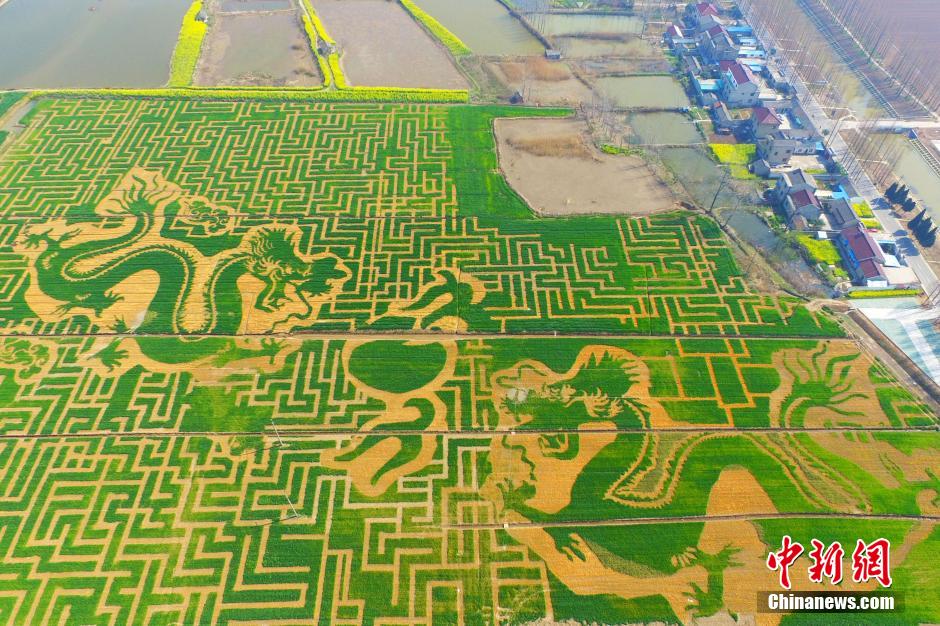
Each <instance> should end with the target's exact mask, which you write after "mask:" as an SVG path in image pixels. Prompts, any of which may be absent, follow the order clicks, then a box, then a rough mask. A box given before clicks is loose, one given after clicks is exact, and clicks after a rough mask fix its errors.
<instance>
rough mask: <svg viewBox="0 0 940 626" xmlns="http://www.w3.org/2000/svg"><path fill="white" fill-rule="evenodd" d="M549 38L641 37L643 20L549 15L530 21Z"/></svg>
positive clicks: (619, 17) (618, 16) (610, 16)
mask: <svg viewBox="0 0 940 626" xmlns="http://www.w3.org/2000/svg"><path fill="white" fill-rule="evenodd" d="M529 21H530V22H532V23H533V24H534V25H535V27H536V28H538V29H539V31H541V32H542V34H544V35H546V36H548V37H559V36H563V35H586V34H617V35H639V34H641V33H642V32H643V19H642V18H639V17H636V16H633V15H583V14H582V15H571V14H563V13H549V14H542V15H537V16H533V17H532V18H530V20H529Z"/></svg>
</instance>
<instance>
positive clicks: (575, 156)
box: [496, 119, 678, 215]
mask: <svg viewBox="0 0 940 626" xmlns="http://www.w3.org/2000/svg"><path fill="white" fill-rule="evenodd" d="M496 137H497V140H498V143H499V154H500V165H501V167H502V169H503V171H504V172H505V174H506V178H507V180H508V181H509V183H510V184H511V185H512V186H513V189H515V190H516V191H517V192H519V193H520V194H521V195H522V196H523V197H524V198H525V199H526V200H527V201H528V202H529V204H530V205H532V207H534V208H535V209H536V210H537V211H538V212H539V213H541V214H543V215H578V214H592V213H593V214H598V213H620V214H626V215H647V214H651V213H657V212H662V211H665V210H670V209H675V208H676V207H677V206H678V205H677V202H676V199H675V198H674V197H673V195H672V193H671V192H670V190H669V188H668V187H667V186H666V185H665V184H664V183H663V182H661V181H660V180H659V179H658V178H657V177H656V175H655V174H654V173H653V172H652V170H651V169H650V168H649V167H648V166H647V164H646V161H645V160H644V159H643V158H642V157H640V156H627V155H619V154H605V153H603V152H601V151H600V150H597V149H596V148H595V147H594V142H593V140H592V138H591V137H590V133H589V131H588V129H587V126H586V124H584V122H581V121H578V120H573V119H560V120H559V119H523V120H497V122H496ZM598 181H604V184H598Z"/></svg>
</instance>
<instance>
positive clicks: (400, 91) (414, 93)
mask: <svg viewBox="0 0 940 626" xmlns="http://www.w3.org/2000/svg"><path fill="white" fill-rule="evenodd" d="M36 95H40V96H46V97H58V98H198V99H207V100H211V99H217V100H270V101H304V100H307V101H336V102H427V103H465V102H468V101H469V99H470V95H469V92H467V91H465V90H459V89H408V88H396V87H348V88H344V89H335V90H329V89H324V88H322V87H295V88H284V87H248V88H232V87H190V88H175V89H174V88H163V89H58V90H46V91H39V92H36Z"/></svg>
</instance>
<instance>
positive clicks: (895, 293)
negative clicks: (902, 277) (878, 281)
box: [849, 289, 920, 300]
mask: <svg viewBox="0 0 940 626" xmlns="http://www.w3.org/2000/svg"><path fill="white" fill-rule="evenodd" d="M919 295H920V289H881V290H878V289H857V290H855V291H850V292H849V297H850V298H854V299H857V300H864V299H866V298H901V297H910V296H919Z"/></svg>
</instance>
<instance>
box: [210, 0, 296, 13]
mask: <svg viewBox="0 0 940 626" xmlns="http://www.w3.org/2000/svg"><path fill="white" fill-rule="evenodd" d="M290 9H291V3H290V0H222V12H223V13H239V12H244V11H287V10H290Z"/></svg>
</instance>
